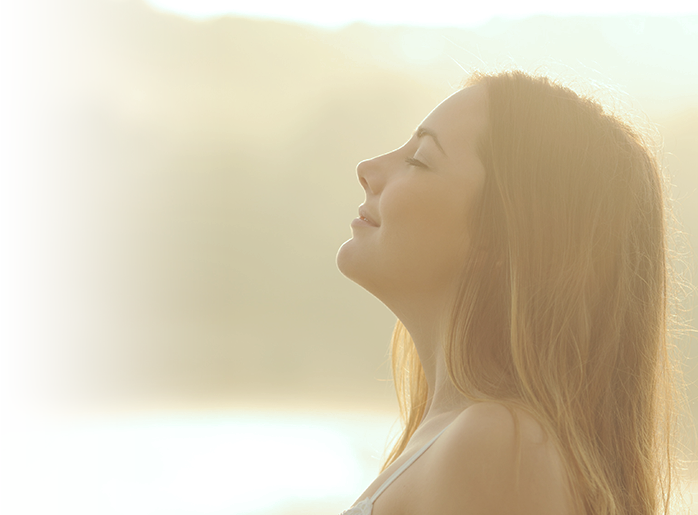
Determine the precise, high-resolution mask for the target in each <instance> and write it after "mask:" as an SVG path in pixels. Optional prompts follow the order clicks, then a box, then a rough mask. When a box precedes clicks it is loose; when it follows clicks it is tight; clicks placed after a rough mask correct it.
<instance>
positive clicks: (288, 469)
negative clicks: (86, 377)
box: [0, 411, 698, 515]
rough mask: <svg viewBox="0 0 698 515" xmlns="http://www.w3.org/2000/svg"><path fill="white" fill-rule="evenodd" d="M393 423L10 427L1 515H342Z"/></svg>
mask: <svg viewBox="0 0 698 515" xmlns="http://www.w3.org/2000/svg"><path fill="white" fill-rule="evenodd" d="M394 423H395V418H394V417H392V416H389V415H386V414H375V413H347V412H340V413H332V412H312V413H279V412H258V411H235V412H226V413H218V414H206V413H203V414H202V413H196V414H174V415H173V414H166V415H153V414H150V415H140V416H135V415H131V416H123V415H122V416H119V417H100V418H96V417H91V418H84V417H83V418H80V419H76V418H74V419H63V420H61V421H57V420H55V419H52V420H50V421H46V420H43V421H38V420H37V421H34V422H32V423H31V424H24V425H21V426H20V425H17V424H15V425H14V426H13V427H11V428H10V429H9V430H8V426H7V424H6V425H5V427H3V457H2V471H3V476H4V477H2V485H3V486H2V489H3V490H4V492H3V494H2V497H1V500H0V507H1V508H2V512H3V513H12V514H13V515H20V514H21V515H23V514H32V515H34V514H46V513H51V514H71V515H88V514H89V515H96V514H99V515H165V514H167V515H194V514H196V515H223V514H226V515H301V514H303V515H333V514H334V515H337V514H338V513H340V512H341V511H342V510H343V509H345V508H347V507H349V506H350V505H351V504H352V503H353V502H354V500H355V499H356V497H357V496H358V495H359V494H360V493H361V492H362V491H363V490H364V488H365V487H366V486H367V485H368V484H369V483H370V482H371V481H372V480H373V479H374V478H375V476H376V474H377V473H378V468H379V466H380V459H381V458H382V456H383V452H384V450H385V446H386V443H387V441H388V437H389V435H391V434H392V435H394V434H395V429H396V426H395V424H394ZM694 491H696V488H694ZM696 508H698V505H696V504H694V509H693V512H694V513H698V509H696Z"/></svg>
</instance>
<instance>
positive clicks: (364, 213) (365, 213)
mask: <svg viewBox="0 0 698 515" xmlns="http://www.w3.org/2000/svg"><path fill="white" fill-rule="evenodd" d="M359 216H360V217H361V218H363V219H364V220H366V221H367V222H368V223H370V224H371V225H375V226H376V227H378V224H377V223H376V222H375V218H373V217H372V216H371V215H370V214H369V213H368V211H366V208H365V207H364V205H363V204H361V205H360V206H359Z"/></svg>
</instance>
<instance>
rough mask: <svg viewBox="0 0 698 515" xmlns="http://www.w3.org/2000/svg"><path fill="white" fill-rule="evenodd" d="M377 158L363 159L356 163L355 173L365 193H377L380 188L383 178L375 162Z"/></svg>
mask: <svg viewBox="0 0 698 515" xmlns="http://www.w3.org/2000/svg"><path fill="white" fill-rule="evenodd" d="M377 160H378V158H377V157H374V158H371V159H365V160H364V161H361V162H360V163H359V164H358V165H356V175H357V176H358V177H359V183H361V186H362V187H363V189H364V190H366V192H367V193H369V192H370V193H373V194H374V195H375V194H376V193H378V192H379V191H380V189H381V187H382V186H381V185H382V182H383V179H381V174H380V170H379V167H378V163H377Z"/></svg>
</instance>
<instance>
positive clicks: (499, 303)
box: [384, 71, 675, 515]
mask: <svg viewBox="0 0 698 515" xmlns="http://www.w3.org/2000/svg"><path fill="white" fill-rule="evenodd" d="M475 84H481V85H484V86H485V88H486V90H487V96H488V104H489V106H488V109H489V126H488V128H487V129H486V131H485V133H484V134H483V137H482V140H481V142H480V145H479V157H480V159H481V161H482V163H483V164H484V166H485V170H486V182H485V188H484V193H483V196H482V198H481V199H480V203H479V205H478V208H477V216H474V217H473V218H472V220H471V223H472V226H471V227H470V229H471V230H472V235H473V238H472V252H471V255H470V257H469V259H468V262H466V263H464V269H463V276H462V278H461V282H460V291H459V294H458V297H457V300H456V303H455V306H454V309H453V316H452V323H451V327H450V332H449V336H448V339H447V341H446V344H445V349H444V351H445V356H446V361H447V365H448V371H449V375H450V377H451V380H452V381H453V383H454V385H455V386H456V387H457V388H458V389H459V390H460V391H461V393H462V394H463V395H465V396H466V397H468V398H470V399H472V400H475V401H485V400H490V401H492V400H494V401H497V402H502V403H504V404H505V405H507V406H520V407H523V408H525V409H527V410H528V411H530V412H531V413H533V414H534V415H535V417H536V418H537V419H538V420H539V421H540V422H541V424H542V425H543V426H544V427H545V428H546V430H547V432H548V433H549V434H550V435H551V436H552V437H553V438H554V440H555V442H556V444H557V446H558V448H559V450H560V453H561V456H562V459H563V462H564V463H565V466H566V469H567V473H568V476H569V479H570V484H571V485H572V489H573V494H574V495H575V498H576V499H577V501H578V502H579V503H580V505H581V506H583V507H584V509H585V510H586V513H588V514H594V515H621V514H622V515H630V514H633V515H655V514H657V513H668V512H669V501H670V497H671V485H672V474H671V470H672V465H673V458H672V445H671V437H672V428H673V427H674V426H673V424H674V417H673V413H674V411H673V404H674V397H673V395H674V391H675V389H674V382H673V377H674V373H673V369H672V362H671V359H670V355H669V351H668V341H667V258H666V236H665V233H666V229H665V205H664V193H663V190H664V183H663V180H662V176H661V172H660V167H659V165H658V163H657V160H656V158H655V156H654V155H653V153H652V152H651V151H650V150H649V147H648V144H647V142H646V141H644V140H643V138H642V137H641V135H640V134H639V133H638V132H636V131H635V130H633V129H632V128H631V127H630V126H629V125H627V124H626V123H624V122H622V121H620V120H619V119H618V118H616V117H614V116H612V115H610V114H608V113H606V112H604V110H603V108H602V107H601V106H600V105H599V104H598V103H596V102H594V101H592V100H589V99H586V98H582V97H581V96H578V95H577V94H576V93H574V92H573V91H571V90H570V89H568V88H566V87H563V86H561V85H558V84H556V83H555V82H553V81H551V80H549V79H547V78H545V77H534V76H531V75H528V74H525V73H523V72H518V71H517V72H506V73H501V74H497V75H481V74H475V75H473V76H472V77H471V78H470V79H469V81H468V85H475ZM392 361H393V375H394V380H395V386H396V390H397V394H398V399H399V403H400V409H401V413H402V418H403V422H404V429H403V432H402V434H401V436H400V437H399V439H398V441H397V443H396V444H395V446H394V448H393V449H392V452H391V453H390V454H389V456H388V458H387V460H386V463H385V465H384V468H386V467H387V466H388V465H389V464H390V463H392V462H393V461H394V460H395V459H396V458H397V457H398V456H399V455H400V454H401V453H402V451H403V450H404V449H405V446H406V445H407V442H408V441H409V439H410V437H411V436H412V434H413V433H414V431H415V430H416V429H417V426H418V425H419V423H420V421H421V419H422V417H423V415H424V410H425V406H426V402H427V394H428V392H427V385H426V380H425V377H424V372H423V370H422V367H421V364H420V362H419V358H418V356H417V353H416V350H415V348H414V343H413V342H412V340H411V338H410V336H409V333H408V332H407V331H406V329H405V328H404V326H403V325H402V324H401V323H400V322H399V321H398V323H397V325H396V328H395V332H394V335H393V341H392ZM475 392H477V393H475Z"/></svg>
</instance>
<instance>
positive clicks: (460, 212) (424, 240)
mask: <svg viewBox="0 0 698 515" xmlns="http://www.w3.org/2000/svg"><path fill="white" fill-rule="evenodd" d="M463 189H464V188H452V189H447V188H422V189H420V190H419V191H401V192H396V194H395V196H394V197H393V198H390V197H387V198H386V199H385V201H386V202H385V209H384V211H383V213H384V218H385V222H386V231H385V234H384V236H385V238H386V244H387V245H389V246H390V247H392V248H393V249H394V250H395V251H396V252H398V253H400V254H401V255H402V256H401V257H402V259H407V260H408V261H409V262H412V264H413V265H415V266H420V267H443V266H445V265H446V264H447V263H448V262H449V261H450V260H460V259H462V257H463V256H462V254H463V248H464V247H466V246H467V225H468V223H467V218H468V205H469V203H470V200H471V199H470V198H469V197H470V195H469V194H468V192H467V191H463ZM398 193H399V194H398Z"/></svg>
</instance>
